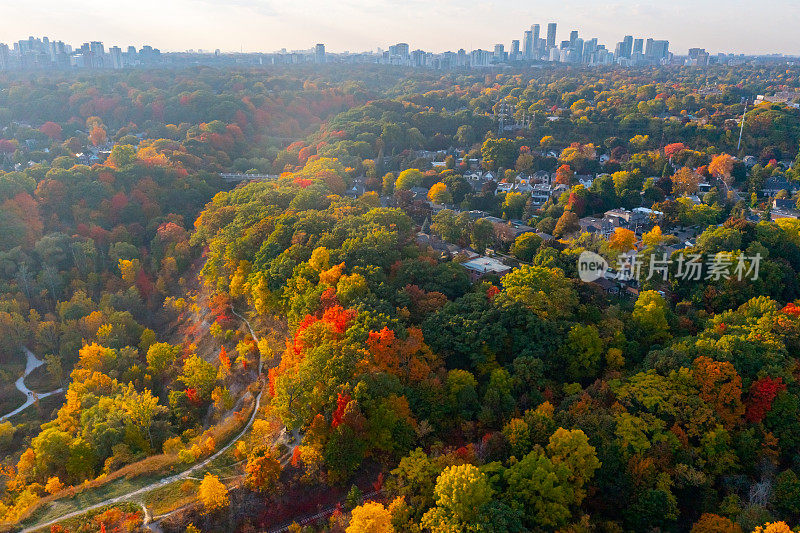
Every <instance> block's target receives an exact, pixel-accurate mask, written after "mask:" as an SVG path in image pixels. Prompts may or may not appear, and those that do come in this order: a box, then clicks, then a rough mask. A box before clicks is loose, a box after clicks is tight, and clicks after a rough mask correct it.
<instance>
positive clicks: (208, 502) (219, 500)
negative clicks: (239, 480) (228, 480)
mask: <svg viewBox="0 0 800 533" xmlns="http://www.w3.org/2000/svg"><path fill="white" fill-rule="evenodd" d="M197 497H198V498H200V502H201V503H202V504H203V508H204V509H205V510H206V512H207V513H212V512H214V511H217V510H219V509H222V508H224V507H227V506H228V505H229V504H230V499H229V498H228V488H227V487H226V486H225V485H224V484H223V483H222V482H221V481H220V480H219V478H218V477H217V476H213V475H211V474H206V477H204V478H203V481H201V482H200V488H199V490H198V491H197Z"/></svg>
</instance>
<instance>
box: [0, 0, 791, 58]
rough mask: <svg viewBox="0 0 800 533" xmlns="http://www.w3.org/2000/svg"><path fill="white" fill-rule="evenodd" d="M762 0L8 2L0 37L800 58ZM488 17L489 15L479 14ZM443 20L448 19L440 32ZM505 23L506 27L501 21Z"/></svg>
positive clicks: (260, 48) (784, 16) (177, 48)
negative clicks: (522, 46)
mask: <svg viewBox="0 0 800 533" xmlns="http://www.w3.org/2000/svg"><path fill="white" fill-rule="evenodd" d="M771 4H772V5H771V9H770V10H764V9H761V8H760V6H756V5H754V4H747V3H745V2H742V1H733V2H726V3H724V4H723V3H722V2H719V1H716V0H709V1H705V2H690V1H688V0H675V1H674V2H672V3H670V5H668V6H664V5H657V4H648V3H641V2H638V3H631V2H628V3H620V2H614V3H607V4H602V5H598V4H597V3H593V2H588V1H587V0H571V1H569V2H567V3H563V4H560V5H558V6H554V5H549V4H545V3H543V2H536V3H530V2H528V3H523V2H521V1H517V0H513V1H508V2H503V3H498V2H491V1H488V2H487V1H481V0H474V1H473V0H462V1H459V2H456V1H455V0H444V1H443V2H437V3H436V4H435V5H432V4H431V3H423V2H420V1H418V0H411V1H409V2H404V3H400V2H398V1H396V0H381V1H377V2H371V3H370V4H368V5H366V6H365V5H356V3H355V2H353V1H352V0H344V1H342V2H337V3H336V4H335V5H334V4H328V3H324V2H322V0H306V1H304V2H302V3H299V4H297V3H296V4H293V5H288V4H286V3H278V2H273V1H271V0H234V1H232V2H226V3H225V5H220V4H215V3H213V2H210V1H209V0H200V1H196V2H190V1H189V0H176V1H174V2H170V3H163V2H155V0H143V1H142V2H138V3H136V4H135V5H130V4H124V5H122V4H120V3H119V2H113V1H111V2H102V3H89V2H87V1H84V0H73V1H69V2H56V1H55V0H42V1H39V2H36V5H30V4H26V5H23V4H21V3H19V4H15V5H8V6H5V7H4V10H5V11H6V13H5V15H4V21H5V22H6V23H5V24H3V27H2V28H0V42H6V43H11V42H14V41H16V40H19V39H20V38H23V36H27V35H48V34H49V35H53V36H57V37H56V38H58V39H61V40H63V41H65V42H68V43H70V44H72V45H73V46H76V47H77V46H79V45H80V44H81V43H82V42H84V41H85V40H86V39H87V38H91V40H97V41H104V42H106V43H107V46H113V45H118V46H127V45H129V44H133V45H135V46H137V47H141V46H142V45H143V44H150V45H152V46H154V47H157V48H160V49H161V50H163V51H165V52H173V51H174V52H181V51H185V50H188V49H205V50H214V49H217V48H218V49H221V50H222V51H223V52H233V51H243V52H272V51H276V50H279V49H282V48H286V49H289V50H301V49H302V50H304V49H308V48H309V47H310V46H313V43H315V42H325V43H326V45H327V48H328V50H329V51H330V52H343V51H351V52H364V51H374V50H375V49H376V48H379V47H380V48H384V49H385V48H386V47H387V46H388V45H389V44H391V43H395V42H407V43H409V44H410V45H411V47H412V48H420V49H424V50H429V51H432V52H444V51H448V50H449V51H455V50H458V49H459V48H465V49H467V50H471V49H478V48H482V49H490V48H491V47H493V45H494V44H495V43H503V44H505V46H506V47H507V48H508V49H510V48H511V41H512V40H520V41H522V40H523V31H524V30H527V29H529V27H530V25H532V24H537V23H538V24H540V25H541V28H542V37H545V36H546V29H547V23H548V22H555V23H557V24H558V35H557V37H556V40H557V41H559V42H560V41H562V40H565V39H567V38H568V36H569V32H570V31H571V30H578V31H579V32H580V33H581V34H582V35H591V36H596V37H597V38H598V40H599V42H601V43H606V45H607V46H609V47H613V46H614V43H616V42H618V41H619V40H620V39H622V37H623V36H625V35H635V36H650V37H653V38H655V39H664V40H669V41H670V44H671V47H672V50H673V51H674V52H675V53H676V54H680V55H683V54H685V53H687V52H688V50H689V49H690V48H694V47H702V48H705V49H707V50H708V51H709V52H711V53H718V52H720V53H744V54H748V55H750V54H772V53H782V54H787V55H798V54H800V47H798V43H797V41H796V38H794V35H793V33H794V32H792V31H789V30H788V29H787V30H786V31H780V28H778V31H776V27H775V16H776V13H779V14H780V21H781V27H785V28H792V27H797V26H798V25H800V6H798V5H796V4H793V3H791V2H789V1H787V0H774V1H773V2H771ZM120 9H124V12H121V11H120ZM487 11H488V12H495V13H497V14H498V16H496V17H485V16H484V15H482V13H486V12H487ZM122 15H124V16H122ZM448 20H449V21H454V24H452V25H443V21H448ZM509 20H513V21H514V22H513V23H512V24H509V22H508V21H509ZM520 21H524V22H520ZM449 28H451V29H449ZM453 29H455V30H456V31H453Z"/></svg>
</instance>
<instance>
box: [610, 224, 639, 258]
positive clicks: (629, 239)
mask: <svg viewBox="0 0 800 533" xmlns="http://www.w3.org/2000/svg"><path fill="white" fill-rule="evenodd" d="M635 243H636V234H635V233H634V232H632V231H631V230H629V229H625V228H616V229H614V233H613V234H612V235H611V236H610V237H609V238H608V244H609V245H611V248H613V249H614V250H616V251H617V252H619V253H624V252H627V251H629V250H632V249H633V245H634V244H635Z"/></svg>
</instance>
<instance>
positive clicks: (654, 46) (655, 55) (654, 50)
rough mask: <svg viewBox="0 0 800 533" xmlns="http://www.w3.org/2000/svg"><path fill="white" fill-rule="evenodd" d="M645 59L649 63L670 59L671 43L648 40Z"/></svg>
mask: <svg viewBox="0 0 800 533" xmlns="http://www.w3.org/2000/svg"><path fill="white" fill-rule="evenodd" d="M644 57H645V59H647V60H648V61H661V60H662V59H667V58H668V57H669V41H657V40H654V39H647V42H646V44H645V49H644Z"/></svg>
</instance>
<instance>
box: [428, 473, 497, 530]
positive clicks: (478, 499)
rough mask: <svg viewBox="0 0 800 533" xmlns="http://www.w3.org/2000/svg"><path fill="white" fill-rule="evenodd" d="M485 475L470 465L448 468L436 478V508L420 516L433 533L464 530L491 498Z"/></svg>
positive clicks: (491, 491) (490, 488)
mask: <svg viewBox="0 0 800 533" xmlns="http://www.w3.org/2000/svg"><path fill="white" fill-rule="evenodd" d="M493 492H494V491H493V490H492V487H491V485H490V484H489V480H488V478H487V477H486V474H484V473H483V472H481V471H480V469H479V468H478V467H476V466H474V465H471V464H465V465H457V466H450V467H447V468H446V469H445V470H444V471H443V472H442V473H441V474H440V475H439V477H438V478H437V479H436V488H435V489H434V493H435V495H436V507H434V508H433V509H431V510H430V511H428V512H427V513H425V516H423V517H422V524H423V526H424V527H426V528H428V529H430V530H431V532H432V533H445V532H448V531H463V530H464V529H465V527H466V526H467V525H468V524H471V523H473V522H474V521H475V520H476V518H477V517H478V512H479V510H480V509H481V508H482V507H483V506H484V505H485V504H487V503H489V502H490V501H491V499H492V494H493Z"/></svg>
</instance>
